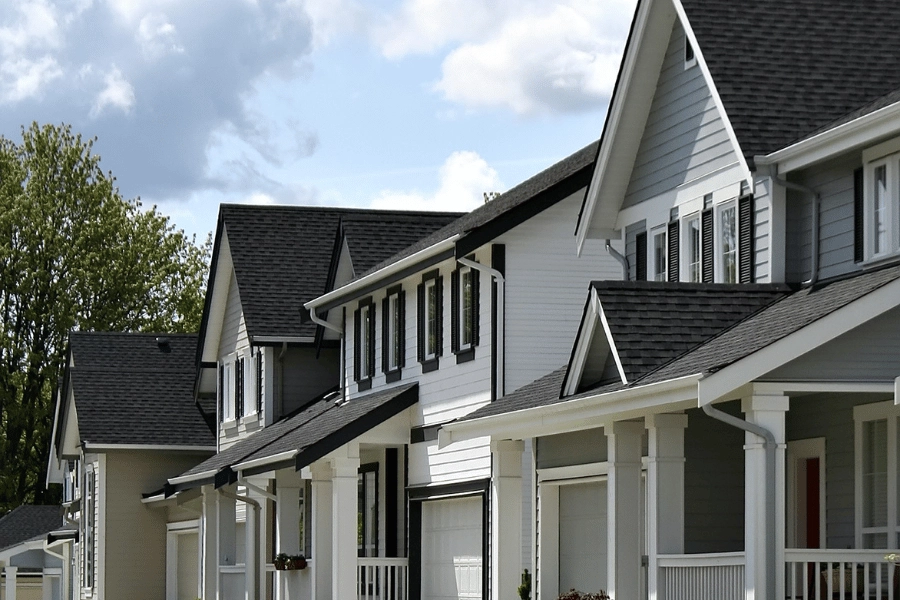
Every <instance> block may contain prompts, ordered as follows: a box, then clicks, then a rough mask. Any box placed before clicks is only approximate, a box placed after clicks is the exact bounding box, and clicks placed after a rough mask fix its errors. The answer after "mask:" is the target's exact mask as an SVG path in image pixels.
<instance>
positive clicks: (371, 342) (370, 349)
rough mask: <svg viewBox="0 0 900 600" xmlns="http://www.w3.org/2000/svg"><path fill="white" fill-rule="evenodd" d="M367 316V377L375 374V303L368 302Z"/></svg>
mask: <svg viewBox="0 0 900 600" xmlns="http://www.w3.org/2000/svg"><path fill="white" fill-rule="evenodd" d="M366 314H367V315H368V318H369V336H368V338H369V339H368V340H366V342H367V343H366V353H367V354H368V355H369V372H368V373H366V377H367V378H371V377H374V376H375V303H374V302H373V303H371V304H369V308H368V310H367V311H366Z"/></svg>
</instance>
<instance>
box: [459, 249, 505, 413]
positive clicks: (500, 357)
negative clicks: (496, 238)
mask: <svg viewBox="0 0 900 600" xmlns="http://www.w3.org/2000/svg"><path fill="white" fill-rule="evenodd" d="M457 261H458V262H459V263H461V264H464V265H466V266H467V267H469V268H471V269H476V270H477V271H480V272H482V273H484V274H485V275H487V276H489V277H493V278H494V279H496V280H497V323H496V325H497V339H496V340H492V341H491V343H492V344H493V348H492V351H493V352H494V354H495V356H496V357H497V389H496V390H494V393H495V394H496V395H495V397H496V398H502V397H503V394H504V393H505V391H506V386H505V380H506V376H505V369H504V368H503V365H504V363H505V357H504V351H503V349H504V346H505V345H506V337H505V333H506V326H505V324H506V309H505V306H506V303H505V301H504V297H505V291H506V290H505V288H506V285H505V284H506V278H505V277H503V273H501V272H500V271H498V270H497V269H495V268H493V267H489V266H487V265H483V264H481V263H477V262H475V261H474V260H470V259H468V258H459V259H457Z"/></svg>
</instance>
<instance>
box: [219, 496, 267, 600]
mask: <svg viewBox="0 0 900 600" xmlns="http://www.w3.org/2000/svg"><path fill="white" fill-rule="evenodd" d="M217 491H218V492H219V493H220V494H222V495H223V496H225V497H226V498H231V499H232V500H237V501H238V502H243V503H244V504H246V505H247V508H250V507H251V506H252V507H253V508H254V509H255V510H253V511H252V512H253V522H254V525H253V527H254V529H255V531H256V535H257V536H259V533H260V530H259V522H260V518H259V515H260V511H261V510H262V507H261V506H260V505H259V502H257V501H256V500H254V499H253V498H250V497H248V496H241V495H240V494H235V493H233V492H229V491H228V490H224V489H221V488H220V489H219V490H217ZM249 518H250V516H249V515H247V519H249ZM248 525H249V523H248ZM245 546H246V544H245ZM250 550H251V549H250V548H246V547H245V548H244V552H245V554H247V555H249V554H250ZM260 559H261V557H260V555H259V546H254V548H253V561H254V562H255V563H256V564H254V565H253V581H252V583H253V586H252V589H253V595H252V596H250V597H249V598H248V600H256V598H258V597H259V584H260V578H259V576H260V573H259V571H260V566H261V564H262V561H261V560H260ZM247 567H248V561H247V560H246V559H245V560H244V577H245V578H246V577H247Z"/></svg>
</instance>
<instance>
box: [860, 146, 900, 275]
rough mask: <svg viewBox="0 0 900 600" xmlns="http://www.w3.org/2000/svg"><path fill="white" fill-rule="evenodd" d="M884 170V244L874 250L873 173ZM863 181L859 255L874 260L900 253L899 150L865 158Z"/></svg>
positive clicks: (869, 260)
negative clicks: (872, 157)
mask: <svg viewBox="0 0 900 600" xmlns="http://www.w3.org/2000/svg"><path fill="white" fill-rule="evenodd" d="M882 167H883V168H884V170H885V190H886V197H885V199H884V208H883V214H884V219H883V220H884V227H885V245H886V247H885V248H884V249H882V250H879V251H878V252H876V251H875V241H876V238H877V235H876V233H875V191H876V185H875V172H876V170H878V169H879V168H882ZM864 169H865V171H864V183H863V189H864V192H863V248H864V251H863V257H864V261H865V262H877V261H880V260H883V259H886V258H890V257H892V256H895V255H897V254H898V253H900V152H896V153H894V154H888V155H887V156H882V157H880V158H877V159H874V160H871V161H868V162H866V163H865V167H864Z"/></svg>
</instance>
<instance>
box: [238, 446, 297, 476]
mask: <svg viewBox="0 0 900 600" xmlns="http://www.w3.org/2000/svg"><path fill="white" fill-rule="evenodd" d="M295 456H297V450H288V451H286V452H280V453H278V454H273V455H272V456H264V457H262V458H256V459H254V460H248V461H245V462H241V463H236V464H233V465H231V470H232V471H236V472H238V471H244V470H247V469H255V468H257V467H263V466H266V465H270V464H275V463H282V462H284V461H286V460H291V459H292V458H294V457H295Z"/></svg>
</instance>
